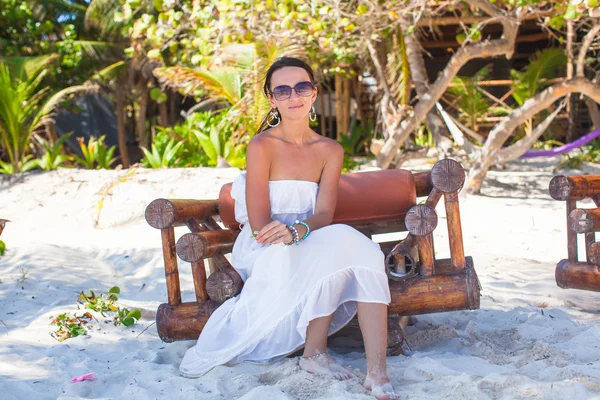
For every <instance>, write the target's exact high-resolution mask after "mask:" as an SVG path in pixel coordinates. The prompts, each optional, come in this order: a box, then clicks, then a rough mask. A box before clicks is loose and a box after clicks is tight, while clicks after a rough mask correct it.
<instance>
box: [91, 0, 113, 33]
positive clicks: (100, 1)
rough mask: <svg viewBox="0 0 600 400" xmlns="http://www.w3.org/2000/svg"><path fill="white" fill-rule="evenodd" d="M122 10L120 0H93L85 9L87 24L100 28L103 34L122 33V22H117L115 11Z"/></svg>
mask: <svg viewBox="0 0 600 400" xmlns="http://www.w3.org/2000/svg"><path fill="white" fill-rule="evenodd" d="M121 10H122V7H121V2H120V1H119V0H92V1H91V2H90V4H89V5H88V7H87V10H86V11H85V18H84V23H85V26H86V27H87V28H89V27H95V28H98V29H100V32H101V33H102V34H103V35H113V34H120V31H121V27H122V24H121V23H118V22H115V13H116V12H119V11H121Z"/></svg>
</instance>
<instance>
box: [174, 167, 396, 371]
mask: <svg viewBox="0 0 600 400" xmlns="http://www.w3.org/2000/svg"><path fill="white" fill-rule="evenodd" d="M245 190H246V176H245V174H242V175H240V176H239V177H238V178H237V179H236V180H235V181H234V182H233V186H232V190H231V196H232V197H233V198H234V200H235V218H236V220H237V221H238V222H239V223H240V224H243V228H242V230H241V232H240V234H239V236H238V238H237V240H236V242H235V245H234V247H233V251H232V265H233V267H234V268H235V269H236V270H237V271H238V272H239V274H240V275H241V277H242V279H243V280H244V282H245V283H244V287H243V289H242V291H241V293H240V294H239V295H237V296H236V297H234V298H231V299H229V300H227V301H225V302H224V303H223V304H222V305H221V306H220V307H219V308H218V309H217V310H215V311H214V313H213V314H212V315H211V316H210V318H209V319H208V322H207V323H206V326H205V327H204V329H203V330H202V333H201V334H200V337H199V338H198V342H197V343H196V345H195V346H194V347H192V348H190V349H189V350H188V351H187V352H186V353H185V356H184V357H183V361H182V362H181V366H180V367H179V368H180V371H181V373H182V375H184V376H186V377H190V378H195V377H199V376H202V375H204V374H205V373H207V372H208V371H209V370H211V369H212V368H214V367H215V366H217V365H222V364H226V363H237V362H242V361H250V362H255V363H269V362H273V361H277V360H280V359H282V358H284V357H285V356H286V355H289V354H291V353H293V352H294V351H296V350H298V349H300V348H302V347H303V346H304V342H305V339H306V328H307V326H308V323H309V322H310V321H311V320H312V319H315V318H318V317H323V316H326V315H330V314H332V313H334V316H333V320H332V322H331V328H330V330H329V334H330V335H331V334H333V333H335V332H337V331H338V330H340V329H341V328H342V327H344V325H346V324H347V323H348V322H350V320H351V319H352V318H353V317H354V315H355V314H356V308H357V307H356V302H368V303H383V304H389V303H390V291H389V286H388V278H387V276H386V273H385V267H384V256H383V253H382V252H381V249H380V248H379V245H378V244H377V243H375V242H373V241H372V240H371V239H369V238H367V237H366V236H364V235H363V234H362V233H360V232H358V231H357V230H356V229H354V228H352V227H350V226H347V225H329V226H326V227H323V228H321V229H318V230H316V231H313V232H311V234H310V236H309V237H308V238H307V239H306V240H304V241H301V242H300V244H299V245H297V246H296V245H292V246H287V247H284V246H282V245H280V244H277V245H265V246H262V245H259V244H258V243H257V242H256V240H254V239H253V238H252V232H251V229H250V225H249V224H248V213H247V210H246V201H245ZM318 191H319V185H318V184H317V183H314V182H310V181H301V180H283V181H271V182H269V197H270V201H271V218H272V219H277V220H279V221H281V222H283V223H286V224H290V223H293V222H294V221H295V220H296V219H299V220H301V221H302V220H304V219H306V218H309V217H310V216H311V215H313V213H314V211H315V204H316V199H317V194H318Z"/></svg>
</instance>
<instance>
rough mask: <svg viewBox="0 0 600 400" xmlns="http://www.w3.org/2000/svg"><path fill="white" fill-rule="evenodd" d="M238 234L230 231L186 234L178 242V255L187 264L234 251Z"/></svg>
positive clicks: (221, 230)
mask: <svg viewBox="0 0 600 400" xmlns="http://www.w3.org/2000/svg"><path fill="white" fill-rule="evenodd" d="M236 236H237V235H236V234H235V233H234V232H233V231H231V230H229V229H220V230H218V231H207V232H200V233H186V234H185V235H183V236H182V237H181V238H179V240H178V241H177V245H176V249H177V255H178V256H179V257H180V258H181V259H182V260H184V261H187V262H198V261H200V260H202V259H204V258H209V257H213V256H215V255H217V254H226V253H229V252H230V251H231V250H232V249H233V244H234V242H235V238H236Z"/></svg>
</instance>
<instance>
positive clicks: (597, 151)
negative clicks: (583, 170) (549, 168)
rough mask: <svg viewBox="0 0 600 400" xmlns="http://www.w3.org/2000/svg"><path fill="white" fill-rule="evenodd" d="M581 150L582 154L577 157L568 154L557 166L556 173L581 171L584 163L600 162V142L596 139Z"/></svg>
mask: <svg viewBox="0 0 600 400" xmlns="http://www.w3.org/2000/svg"><path fill="white" fill-rule="evenodd" d="M580 150H581V152H580V153H579V154H576V155H570V154H569V153H566V154H565V155H564V156H563V160H562V161H561V162H560V163H559V164H558V165H557V166H556V171H560V170H562V169H579V168H580V167H581V165H582V164H583V163H586V162H596V161H598V160H599V159H600V140H599V139H594V140H592V141H591V142H590V143H588V144H587V145H585V146H582V147H581V148H580ZM556 171H555V172H556Z"/></svg>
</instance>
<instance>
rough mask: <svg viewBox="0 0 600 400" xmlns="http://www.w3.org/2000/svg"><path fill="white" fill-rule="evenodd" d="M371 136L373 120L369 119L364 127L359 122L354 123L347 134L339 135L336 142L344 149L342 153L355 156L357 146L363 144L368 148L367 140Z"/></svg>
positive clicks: (357, 149)
mask: <svg viewBox="0 0 600 400" xmlns="http://www.w3.org/2000/svg"><path fill="white" fill-rule="evenodd" d="M372 137H373V121H371V120H369V121H367V123H366V127H363V126H362V125H361V124H354V125H353V126H352V129H351V130H350V134H349V135H340V139H339V140H338V143H339V144H340V145H341V146H342V148H343V149H344V153H346V154H348V155H349V156H355V155H356V154H357V153H358V151H359V148H360V147H361V145H362V146H365V147H367V148H368V146H369V144H368V142H369V141H370V140H371V138H372Z"/></svg>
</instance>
